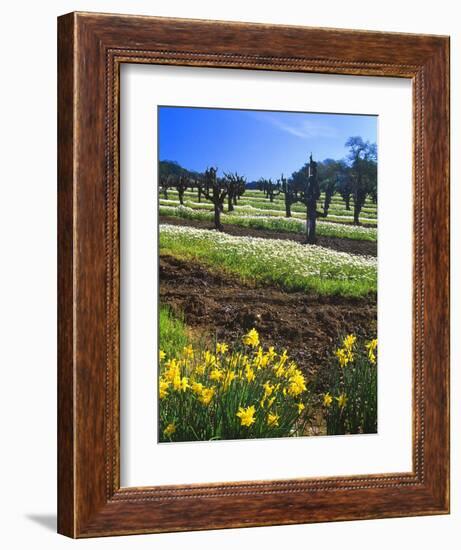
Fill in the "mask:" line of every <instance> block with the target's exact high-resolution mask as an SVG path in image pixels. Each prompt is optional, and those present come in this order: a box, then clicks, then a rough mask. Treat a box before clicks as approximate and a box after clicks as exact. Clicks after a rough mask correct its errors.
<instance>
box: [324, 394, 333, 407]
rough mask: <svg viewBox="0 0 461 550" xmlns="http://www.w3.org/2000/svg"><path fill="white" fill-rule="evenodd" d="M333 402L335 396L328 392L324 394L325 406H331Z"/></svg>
mask: <svg viewBox="0 0 461 550" xmlns="http://www.w3.org/2000/svg"><path fill="white" fill-rule="evenodd" d="M332 403H333V397H331V395H330V394H329V393H326V394H325V395H324V396H323V405H324V407H329V406H330V405H331V404H332Z"/></svg>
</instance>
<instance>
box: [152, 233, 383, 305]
mask: <svg viewBox="0 0 461 550" xmlns="http://www.w3.org/2000/svg"><path fill="white" fill-rule="evenodd" d="M160 251H161V252H162V253H165V254H171V255H173V256H176V257H178V258H182V259H186V260H192V261H196V262H199V263H202V264H204V265H206V266H208V267H210V268H214V269H222V270H225V271H227V272H229V273H231V274H233V275H236V276H238V277H240V278H242V279H243V280H248V281H252V282H255V283H268V284H274V285H276V286H279V287H281V288H283V289H284V290H287V291H310V292H314V293H317V294H323V295H341V296H350V297H352V296H355V297H358V296H365V295H369V294H374V293H375V292H376V290H377V262H376V258H370V257H363V256H356V255H353V254H347V253H343V252H337V251H335V250H330V249H327V248H323V247H320V246H312V245H302V244H299V243H296V242H295V241H290V240H280V239H258V238H251V237H234V236H231V235H227V234H225V233H219V232H215V231H207V230H200V229H194V228H190V227H183V226H172V225H161V226H160Z"/></svg>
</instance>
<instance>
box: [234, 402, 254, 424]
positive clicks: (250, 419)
mask: <svg viewBox="0 0 461 550" xmlns="http://www.w3.org/2000/svg"><path fill="white" fill-rule="evenodd" d="M255 412H256V410H255V407H254V405H250V406H249V407H245V408H244V407H239V410H238V413H237V416H238V417H239V418H240V424H241V426H247V427H249V426H251V425H252V424H254V423H255Z"/></svg>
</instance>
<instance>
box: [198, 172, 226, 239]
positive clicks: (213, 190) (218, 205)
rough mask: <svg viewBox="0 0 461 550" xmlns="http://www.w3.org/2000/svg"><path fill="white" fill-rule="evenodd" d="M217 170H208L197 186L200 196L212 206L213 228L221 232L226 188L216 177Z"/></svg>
mask: <svg viewBox="0 0 461 550" xmlns="http://www.w3.org/2000/svg"><path fill="white" fill-rule="evenodd" d="M217 171H218V169H217V168H208V169H207V170H206V171H205V174H204V177H203V179H202V181H201V182H199V186H200V188H201V193H202V195H203V196H204V197H205V198H206V199H207V200H208V201H210V202H212V203H213V205H214V226H215V229H216V230H218V231H222V230H223V226H222V224H221V212H222V211H223V205H224V200H225V198H226V196H227V189H226V186H225V185H224V184H223V182H222V181H221V180H219V179H218V178H217V177H216V172H217Z"/></svg>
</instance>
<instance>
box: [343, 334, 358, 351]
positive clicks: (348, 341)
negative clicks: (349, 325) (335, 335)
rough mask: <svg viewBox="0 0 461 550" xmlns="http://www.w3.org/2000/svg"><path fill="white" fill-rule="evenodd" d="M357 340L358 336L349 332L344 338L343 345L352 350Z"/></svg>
mask: <svg viewBox="0 0 461 550" xmlns="http://www.w3.org/2000/svg"><path fill="white" fill-rule="evenodd" d="M356 340H357V336H355V335H354V334H348V335H347V336H346V337H345V338H344V340H343V345H344V347H345V348H346V349H347V350H351V349H352V348H353V346H354V344H355V341H356Z"/></svg>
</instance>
